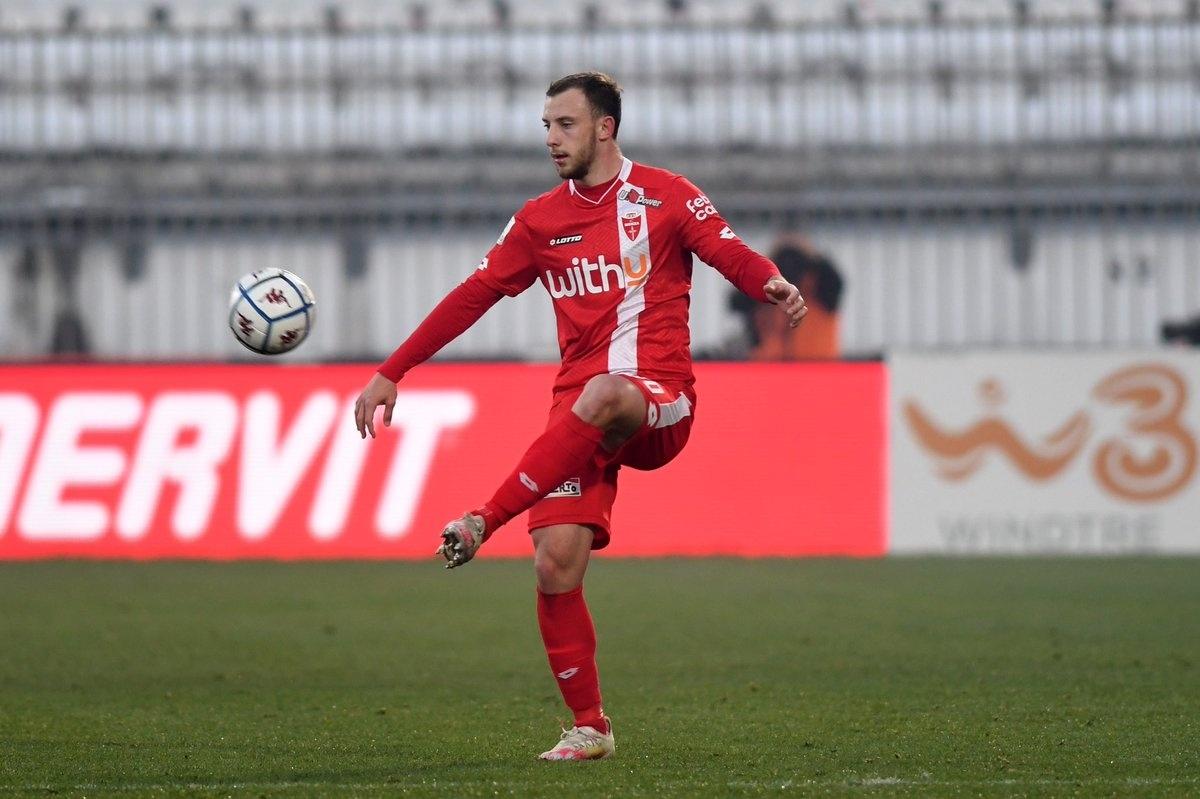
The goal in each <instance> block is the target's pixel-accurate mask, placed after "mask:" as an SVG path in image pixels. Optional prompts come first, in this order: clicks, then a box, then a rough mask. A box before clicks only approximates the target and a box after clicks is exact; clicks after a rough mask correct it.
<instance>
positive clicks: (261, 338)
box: [229, 268, 317, 355]
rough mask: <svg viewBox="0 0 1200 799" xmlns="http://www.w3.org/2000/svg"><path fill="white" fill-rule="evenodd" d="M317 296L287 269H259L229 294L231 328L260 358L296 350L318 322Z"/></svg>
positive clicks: (243, 278) (246, 276) (235, 335)
mask: <svg viewBox="0 0 1200 799" xmlns="http://www.w3.org/2000/svg"><path fill="white" fill-rule="evenodd" d="M316 302H317V301H316V297H314V296H313V293H312V289H310V288H309V287H308V284H307V283H305V282H304V281H303V280H301V279H300V278H299V277H298V276H297V275H295V274H292V273H291V272H289V271H287V270H286V269H273V268H272V269H259V270H258V271H256V272H251V273H250V274H248V275H245V276H244V277H242V279H241V280H239V281H238V282H237V284H236V285H235V286H234V287H233V291H232V292H231V293H230V295H229V329H230V330H232V331H233V335H234V338H236V339H237V340H238V341H240V342H241V343H242V344H243V345H244V346H245V347H246V348H247V349H249V350H253V351H254V352H257V353H259V354H260V355H279V354H281V353H284V352H288V351H289V350H294V349H296V347H298V346H300V343H301V342H302V341H304V339H306V338H307V337H308V332H309V331H310V330H312V326H313V322H315V321H316V314H317V307H316Z"/></svg>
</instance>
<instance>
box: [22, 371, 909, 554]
mask: <svg viewBox="0 0 1200 799" xmlns="http://www.w3.org/2000/svg"><path fill="white" fill-rule="evenodd" d="M554 372H555V368H554V367H553V366H544V365H543V366H527V365H514V364H504V365H483V364H472V365H437V364H430V365H427V366H424V367H422V368H420V369H418V370H416V371H414V372H413V374H412V375H411V376H410V377H408V378H406V379H405V381H404V383H403V384H402V387H401V388H402V390H401V392H400V397H399V400H398V402H397V406H396V411H395V414H394V417H393V419H394V420H393V424H392V426H391V427H390V428H380V429H381V431H382V433H381V435H380V436H379V438H377V439H375V440H370V439H368V440H367V441H362V440H361V439H360V438H359V436H358V433H357V431H356V430H355V429H354V424H353V419H352V415H351V407H352V404H353V401H354V397H355V396H357V393H358V390H359V389H360V388H361V385H362V384H363V383H364V382H365V380H366V379H367V377H368V376H369V375H370V374H371V367H369V366H353V365H338V366H232V365H211V366H200V365H191V366H83V367H75V366H70V367H68V366H8V367H3V368H0V558H6V559H17V558H40V557H55V556H76V557H100V558H161V557H171V558H215V559H226V558H282V559H292V558H424V557H430V556H431V555H432V553H433V550H434V548H435V547H436V545H437V544H438V542H439V538H438V533H439V531H440V530H441V527H442V525H443V524H444V523H445V522H446V521H447V520H448V519H450V518H453V517H455V516H457V515H458V514H460V513H461V512H462V511H464V510H465V509H467V508H468V507H470V506H472V505H473V504H475V503H478V502H480V501H482V500H483V499H486V498H487V497H489V496H490V495H491V493H492V491H493V490H494V489H495V487H496V485H497V484H498V482H499V480H500V479H502V478H503V477H504V476H505V475H507V474H508V473H509V472H510V471H511V470H512V467H513V465H514V464H515V463H516V460H517V458H518V457H519V456H520V454H521V453H522V452H523V451H524V449H525V447H526V446H527V445H528V444H529V443H530V441H532V439H533V437H534V436H536V435H537V434H538V433H539V432H540V430H541V429H542V426H543V424H544V420H545V412H546V410H547V407H548V405H549V399H550V394H549V387H550V385H551V383H552V379H553V376H554ZM697 378H698V379H697V386H696V388H697V392H698V394H699V402H698V407H697V414H696V422H695V426H694V428H693V432H692V436H691V440H690V442H689V444H688V446H687V448H686V449H685V450H684V452H683V454H682V455H680V456H679V457H678V458H677V459H676V460H675V461H674V462H672V463H671V464H669V465H668V466H666V467H665V468H663V469H661V470H658V471H655V472H648V473H643V472H636V471H633V470H629V469H627V470H623V471H622V474H621V484H620V495H619V497H618V500H617V505H616V508H615V510H614V514H613V540H612V544H611V545H610V546H609V548H608V549H607V550H605V554H610V555H624V556H652V555H749V556H795V555H817V554H842V555H863V556H865V555H880V554H882V553H883V548H884V542H885V533H884V525H885V508H886V502H885V494H884V492H885V468H886V451H885V441H886V423H885V405H886V403H885V381H886V375H885V372H884V367H883V366H882V365H881V364H837V363H830V364H796V365H756V364H699V365H698V367H697ZM530 551H531V547H530V544H529V540H528V536H527V535H526V534H525V524H524V519H519V520H516V521H514V522H513V523H512V524H510V525H509V526H508V527H507V528H505V529H503V530H501V531H500V532H499V533H498V534H497V535H496V536H495V537H494V538H493V539H492V540H491V541H490V542H489V543H488V545H487V546H486V547H485V548H484V551H483V556H519V555H527V554H528V553H529V552H530Z"/></svg>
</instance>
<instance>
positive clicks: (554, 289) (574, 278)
mask: <svg viewBox="0 0 1200 799" xmlns="http://www.w3.org/2000/svg"><path fill="white" fill-rule="evenodd" d="M621 261H622V263H621V265H620V266H618V265H617V264H610V263H609V262H608V261H606V260H605V259H604V256H603V255H601V256H599V257H598V258H596V260H595V261H589V260H588V259H587V258H572V259H571V266H569V267H567V270H566V271H565V272H563V273H562V274H561V275H556V274H554V272H552V271H550V270H549V269H547V270H546V288H547V289H549V291H550V296H551V297H553V298H554V299H556V300H561V299H563V298H565V297H574V296H577V295H580V296H581V295H584V294H603V293H605V292H606V291H611V290H612V289H614V288H616V289H619V290H621V291H625V290H626V289H629V288H636V287H638V286H640V285H642V284H643V283H645V282H646V278H647V277H649V275H650V258H649V257H648V256H647V255H645V254H642V255H639V256H638V259H637V263H636V264H635V263H634V262H633V261H632V259H630V258H622V259H621ZM610 278H611V279H610Z"/></svg>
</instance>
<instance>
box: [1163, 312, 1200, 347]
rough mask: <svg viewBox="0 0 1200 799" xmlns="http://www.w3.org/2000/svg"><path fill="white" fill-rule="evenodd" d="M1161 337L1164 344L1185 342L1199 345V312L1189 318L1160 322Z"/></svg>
mask: <svg viewBox="0 0 1200 799" xmlns="http://www.w3.org/2000/svg"><path fill="white" fill-rule="evenodd" d="M1162 338H1163V342H1164V343H1166V344H1186V345H1190V346H1192V347H1200V313H1198V314H1196V315H1195V316H1192V317H1191V318H1190V319H1183V320H1180V321H1178V322H1172V321H1166V322H1163V324H1162Z"/></svg>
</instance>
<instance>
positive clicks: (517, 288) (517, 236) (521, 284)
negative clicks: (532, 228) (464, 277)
mask: <svg viewBox="0 0 1200 799" xmlns="http://www.w3.org/2000/svg"><path fill="white" fill-rule="evenodd" d="M475 274H476V276H477V277H478V278H479V280H480V281H482V282H483V283H484V284H485V285H488V286H490V287H492V288H494V289H495V290H496V291H499V292H500V293H502V294H506V295H508V296H509V297H515V296H517V295H518V294H520V293H521V292H522V291H524V290H525V289H527V288H529V287H530V286H532V285H533V283H534V281H536V280H537V274H538V273H537V267H536V266H535V264H534V254H533V244H532V237H531V236H530V233H529V226H528V225H527V224H526V223H525V220H524V219H522V218H521V214H520V212H518V213H517V214H516V215H515V216H513V217H512V218H511V219H509V220H508V224H507V225H505V226H504V230H503V231H501V233H500V238H499V239H497V240H496V243H495V244H493V245H492V248H491V249H490V250H488V253H487V255H485V256H484V258H483V260H482V261H480V262H479V267H478V268H477V269H476V272H475Z"/></svg>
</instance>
